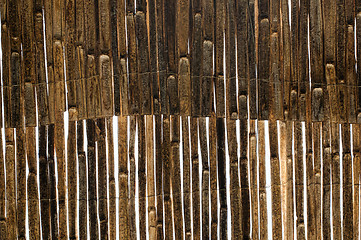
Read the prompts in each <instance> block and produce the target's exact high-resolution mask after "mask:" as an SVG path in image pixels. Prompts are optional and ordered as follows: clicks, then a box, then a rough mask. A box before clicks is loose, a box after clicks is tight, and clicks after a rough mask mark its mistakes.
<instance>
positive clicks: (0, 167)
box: [0, 131, 7, 240]
mask: <svg viewBox="0 0 361 240" xmlns="http://www.w3.org/2000/svg"><path fill="white" fill-rule="evenodd" d="M0 133H1V134H2V131H1V132H0ZM0 146H3V140H2V138H0ZM4 160H5V159H4V152H3V148H1V149H0V239H1V240H5V239H6V237H7V223H6V194H5V187H6V186H5V183H6V181H5V180H6V179H5V161H4Z"/></svg>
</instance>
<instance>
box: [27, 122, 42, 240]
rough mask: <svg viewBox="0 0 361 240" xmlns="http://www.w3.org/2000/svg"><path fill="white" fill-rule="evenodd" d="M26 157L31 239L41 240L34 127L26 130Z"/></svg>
mask: <svg viewBox="0 0 361 240" xmlns="http://www.w3.org/2000/svg"><path fill="white" fill-rule="evenodd" d="M26 157H27V162H28V167H29V175H28V179H27V191H28V193H27V196H28V219H29V239H34V240H35V239H40V215H39V213H40V212H39V196H38V164H37V158H36V135H35V128H34V127H27V128H26Z"/></svg>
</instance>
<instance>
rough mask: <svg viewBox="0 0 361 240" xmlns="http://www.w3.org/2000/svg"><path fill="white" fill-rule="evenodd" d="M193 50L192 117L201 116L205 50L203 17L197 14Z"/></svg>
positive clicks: (194, 25) (194, 22)
mask: <svg viewBox="0 0 361 240" xmlns="http://www.w3.org/2000/svg"><path fill="white" fill-rule="evenodd" d="M192 31H193V32H192V33H193V36H192V49H191V56H192V61H191V82H192V116H199V115H200V113H201V111H200V108H199V106H200V104H201V100H200V98H201V96H200V91H201V89H200V87H201V86H200V83H201V78H200V76H201V71H202V59H203V48H202V42H203V41H202V15H201V14H200V13H196V14H195V15H194V18H193V29H192Z"/></svg>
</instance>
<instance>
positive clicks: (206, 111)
mask: <svg viewBox="0 0 361 240" xmlns="http://www.w3.org/2000/svg"><path fill="white" fill-rule="evenodd" d="M202 70H203V71H202V87H201V94H202V101H201V108H202V110H201V111H202V113H201V114H202V116H210V115H211V111H212V109H213V88H212V82H213V78H212V76H213V43H212V42H211V41H208V40H205V41H203V69H202Z"/></svg>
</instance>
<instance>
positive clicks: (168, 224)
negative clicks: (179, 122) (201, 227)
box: [162, 115, 173, 239]
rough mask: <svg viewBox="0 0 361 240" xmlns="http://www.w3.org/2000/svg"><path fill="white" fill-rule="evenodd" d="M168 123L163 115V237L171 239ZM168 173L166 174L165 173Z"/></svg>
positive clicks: (166, 117) (167, 118)
mask: <svg viewBox="0 0 361 240" xmlns="http://www.w3.org/2000/svg"><path fill="white" fill-rule="evenodd" d="M169 153H170V124H169V117H168V116H165V115H164V116H163V142H162V158H163V172H164V175H163V192H164V225H165V231H164V237H165V238H166V239H171V238H172V237H173V212H172V199H171V195H170V193H171V192H170V190H171V186H170V185H171V177H170V174H169V173H170V171H171V166H170V159H169V156H170V155H169ZM167 173H168V174H167Z"/></svg>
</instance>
